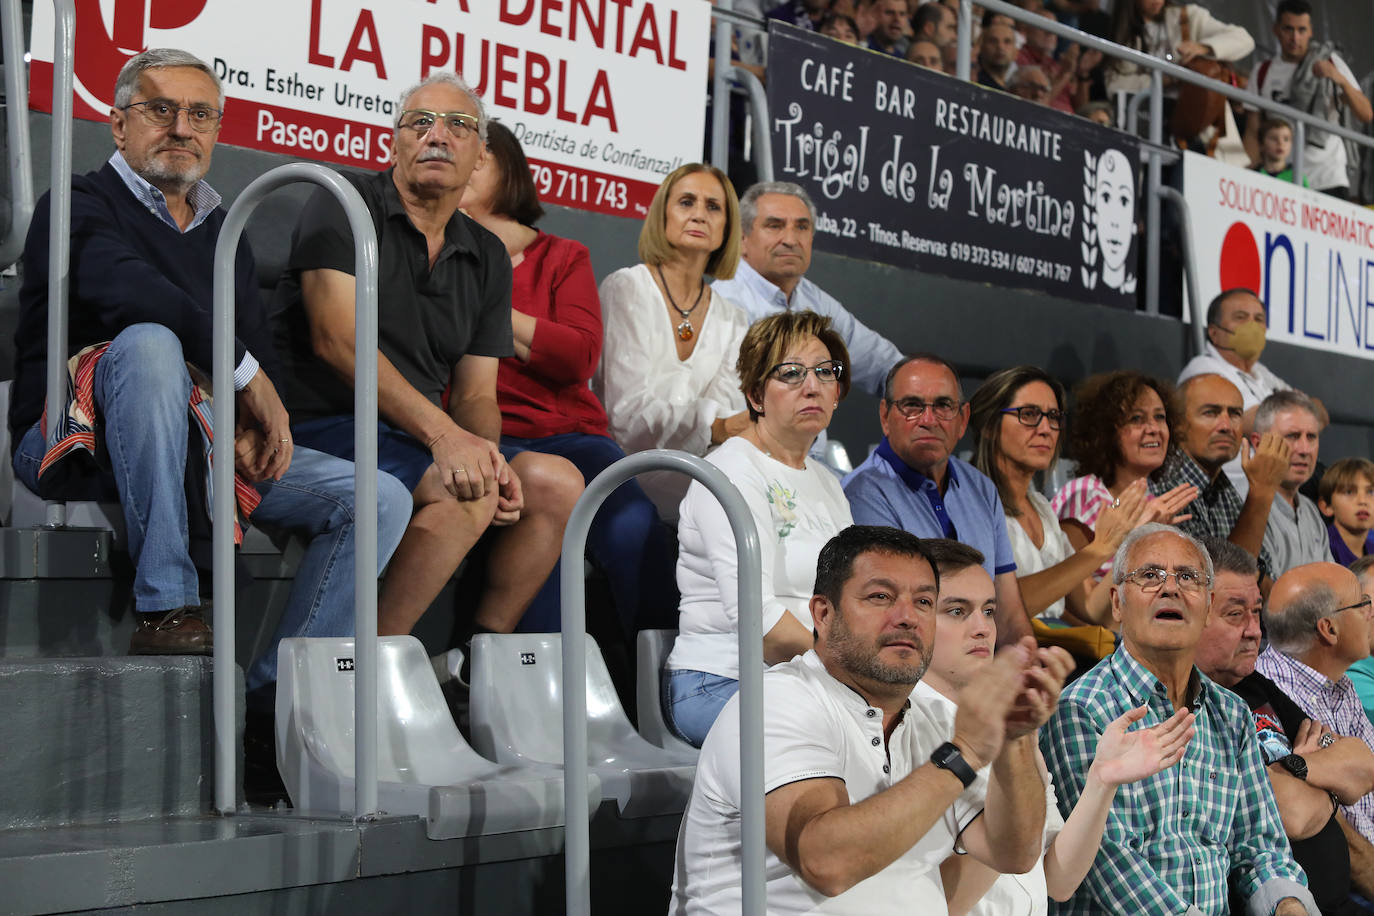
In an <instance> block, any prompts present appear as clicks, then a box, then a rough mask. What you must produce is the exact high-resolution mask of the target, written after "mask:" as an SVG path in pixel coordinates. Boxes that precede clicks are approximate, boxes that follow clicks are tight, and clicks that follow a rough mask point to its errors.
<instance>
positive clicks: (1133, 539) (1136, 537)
mask: <svg viewBox="0 0 1374 916" xmlns="http://www.w3.org/2000/svg"><path fill="white" fill-rule="evenodd" d="M1156 534H1172V535H1173V536H1174V537H1176V538H1180V539H1182V540H1184V541H1186V542H1187V543H1188V546H1189V547H1192V548H1193V552H1194V553H1196V554H1197V558H1198V561H1199V562H1200V563H1201V564H1202V572H1203V573H1204V574H1205V575H1206V576H1207V594H1208V595H1209V596H1210V595H1211V593H1212V585H1211V583H1212V575H1213V573H1214V572H1215V570H1214V569H1213V567H1212V555H1211V554H1209V553H1208V552H1207V548H1206V547H1204V546H1202V542H1201V541H1199V540H1198V539H1197V538H1195V537H1193V536H1192V535H1191V534H1189V533H1188V532H1186V531H1180V530H1179V529H1178V528H1175V527H1174V526H1173V525H1166V524H1164V523H1162V522H1146V523H1145V524H1144V525H1141V526H1140V527H1139V528H1136V529H1134V530H1133V531H1131V533H1130V534H1128V535H1126V539H1125V540H1124V541H1122V542H1121V546H1120V547H1118V548H1116V556H1115V557H1114V558H1112V583H1113V584H1115V585H1120V584H1121V583H1123V582H1125V581H1126V575H1127V574H1128V573H1130V572H1131V567H1130V566H1129V565H1128V563H1127V561H1128V560H1130V558H1131V551H1133V550H1135V547H1136V545H1137V544H1139V543H1140V542H1141V541H1143V540H1145V539H1146V538H1148V537H1154V536H1155V535H1156Z"/></svg>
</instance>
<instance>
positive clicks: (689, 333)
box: [677, 318, 697, 340]
mask: <svg viewBox="0 0 1374 916" xmlns="http://www.w3.org/2000/svg"><path fill="white" fill-rule="evenodd" d="M696 336H697V332H696V328H694V327H692V322H690V321H688V320H687V319H686V318H684V319H682V324H680V325H678V326H677V339H678V340H691V339H692V338H693V337H696Z"/></svg>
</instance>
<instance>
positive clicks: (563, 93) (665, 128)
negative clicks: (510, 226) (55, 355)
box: [29, 0, 711, 217]
mask: <svg viewBox="0 0 1374 916" xmlns="http://www.w3.org/2000/svg"><path fill="white" fill-rule="evenodd" d="M710 10H711V7H710V4H708V3H704V2H702V0H442V2H440V0H406V2H397V0H392V2H386V3H375V2H372V3H363V2H359V0H290V2H286V3H283V2H280V0H78V2H77V3H76V20H77V22H76V57H75V60H76V92H75V95H76V99H75V105H76V114H77V117H80V118H86V119H89V120H95V121H106V120H108V118H109V111H110V104H111V102H112V100H113V95H114V83H115V78H116V76H118V74H119V69H120V67H122V66H123V65H124V62H125V61H127V60H128V59H129V58H130V57H131V56H133V55H134V54H136V53H138V52H139V51H142V50H144V49H147V48H155V47H175V48H182V49H185V50H187V51H190V52H191V53H193V54H195V55H196V56H198V57H200V58H202V59H203V60H205V61H206V62H207V63H209V64H211V65H212V66H213V67H214V69H215V72H216V73H217V74H218V75H219V77H220V79H221V80H223V81H224V89H225V93H226V94H227V96H228V101H227V102H226V104H225V117H224V125H223V128H222V130H221V132H220V142H222V143H231V144H234V145H236V146H245V147H249V148H252V149H260V150H267V151H269V152H274V153H286V154H288V155H293V156H300V157H303V158H306V159H313V160H316V161H320V162H328V163H337V164H341V165H351V166H358V167H362V168H371V169H381V168H384V167H385V166H386V165H387V164H388V162H389V161H390V158H391V134H392V124H393V123H394V117H395V114H396V110H397V95H398V94H399V93H400V92H401V91H402V90H403V89H404V88H405V87H407V86H409V85H411V84H413V83H415V82H417V81H419V80H420V79H421V78H423V77H424V76H426V75H428V74H429V73H430V71H432V70H444V69H449V70H456V71H458V72H459V73H461V74H463V76H464V77H465V78H466V79H467V81H468V82H469V83H470V84H472V86H473V87H474V88H475V89H476V90H477V92H478V94H479V95H481V97H482V99H483V101H484V102H485V104H486V105H487V106H488V109H489V111H490V113H491V114H492V116H494V117H497V118H499V119H501V121H503V122H504V123H505V124H506V126H508V127H510V128H511V130H512V131H514V132H515V135H516V136H517V137H518V138H519V139H520V142H521V143H522V145H523V146H524V149H525V153H526V155H527V156H528V157H529V160H530V165H531V168H532V170H533V172H534V176H535V183H536V185H537V186H538V188H539V194H540V197H541V199H542V200H544V201H545V202H547V203H555V204H563V205H566V206H572V207H578V208H581V209H585V210H595V211H599V212H603V213H612V214H616V215H620V216H629V217H642V216H643V215H644V213H645V212H647V210H648V205H649V201H650V199H651V198H652V197H653V193H654V190H655V189H656V188H657V186H658V184H659V182H660V181H661V180H662V178H663V176H665V175H666V174H668V172H670V171H672V170H673V169H674V168H676V167H677V166H678V165H681V164H682V163H684V162H691V161H694V160H697V159H700V158H701V152H702V138H703V132H704V128H705V107H706V102H705V87H706V83H707V76H706V60H707V46H708V41H709V38H710ZM53 30H54V22H53V9H52V4H50V3H46V2H40V3H35V4H34V10H33V42H32V47H33V61H32V69H31V90H30V94H29V105H30V107H31V108H34V109H36V110H39V111H51V110H52V82H53V80H52V73H53V69H52V56H53ZM665 112H671V113H672V116H671V117H664V116H663V115H664V113H665Z"/></svg>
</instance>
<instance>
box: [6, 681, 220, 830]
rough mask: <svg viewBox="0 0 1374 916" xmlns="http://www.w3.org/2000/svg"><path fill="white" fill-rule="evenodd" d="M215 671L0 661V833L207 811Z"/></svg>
mask: <svg viewBox="0 0 1374 916" xmlns="http://www.w3.org/2000/svg"><path fill="white" fill-rule="evenodd" d="M212 670H213V665H212V663H211V659H209V658H206V657H191V656H170V657H165V658H157V657H123V658H71V659H34V660H15V659H10V660H3V661H0V710H4V712H3V715H0V747H3V748H4V751H3V753H0V829H11V828H32V827H53V826H60V825H66V824H95V823H103V822H114V821H131V820H137V819H140V818H153V817H178V816H183V817H184V816H192V815H200V814H204V813H206V812H208V811H209V810H210V807H211V803H212V798H213V783H214V780H213V777H212V773H213V764H214V750H213V747H214V721H213V712H212V701H211V673H212ZM237 681H238V695H239V696H240V697H242V691H243V679H242V673H241V672H238V673H237ZM241 707H242V703H241V702H240V709H239V711H238V714H237V716H236V724H235V733H236V735H238V736H240V740H241V736H242V730H243V712H242V708H241ZM239 776H240V781H239V786H240V788H239V795H240V797H241V796H242V768H241V767H240V768H239Z"/></svg>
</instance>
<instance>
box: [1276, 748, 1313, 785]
mask: <svg viewBox="0 0 1374 916" xmlns="http://www.w3.org/2000/svg"><path fill="white" fill-rule="evenodd" d="M1279 762H1280V763H1282V764H1283V768H1284V769H1285V770H1287V771H1288V772H1290V773H1292V774H1293V775H1294V776H1296V777H1297V778H1298V779H1306V778H1307V761H1306V760H1304V759H1303V758H1302V756H1301V755H1300V754H1289V755H1288V756H1287V757H1284V758H1283V759H1282V760H1280V761H1279Z"/></svg>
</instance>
